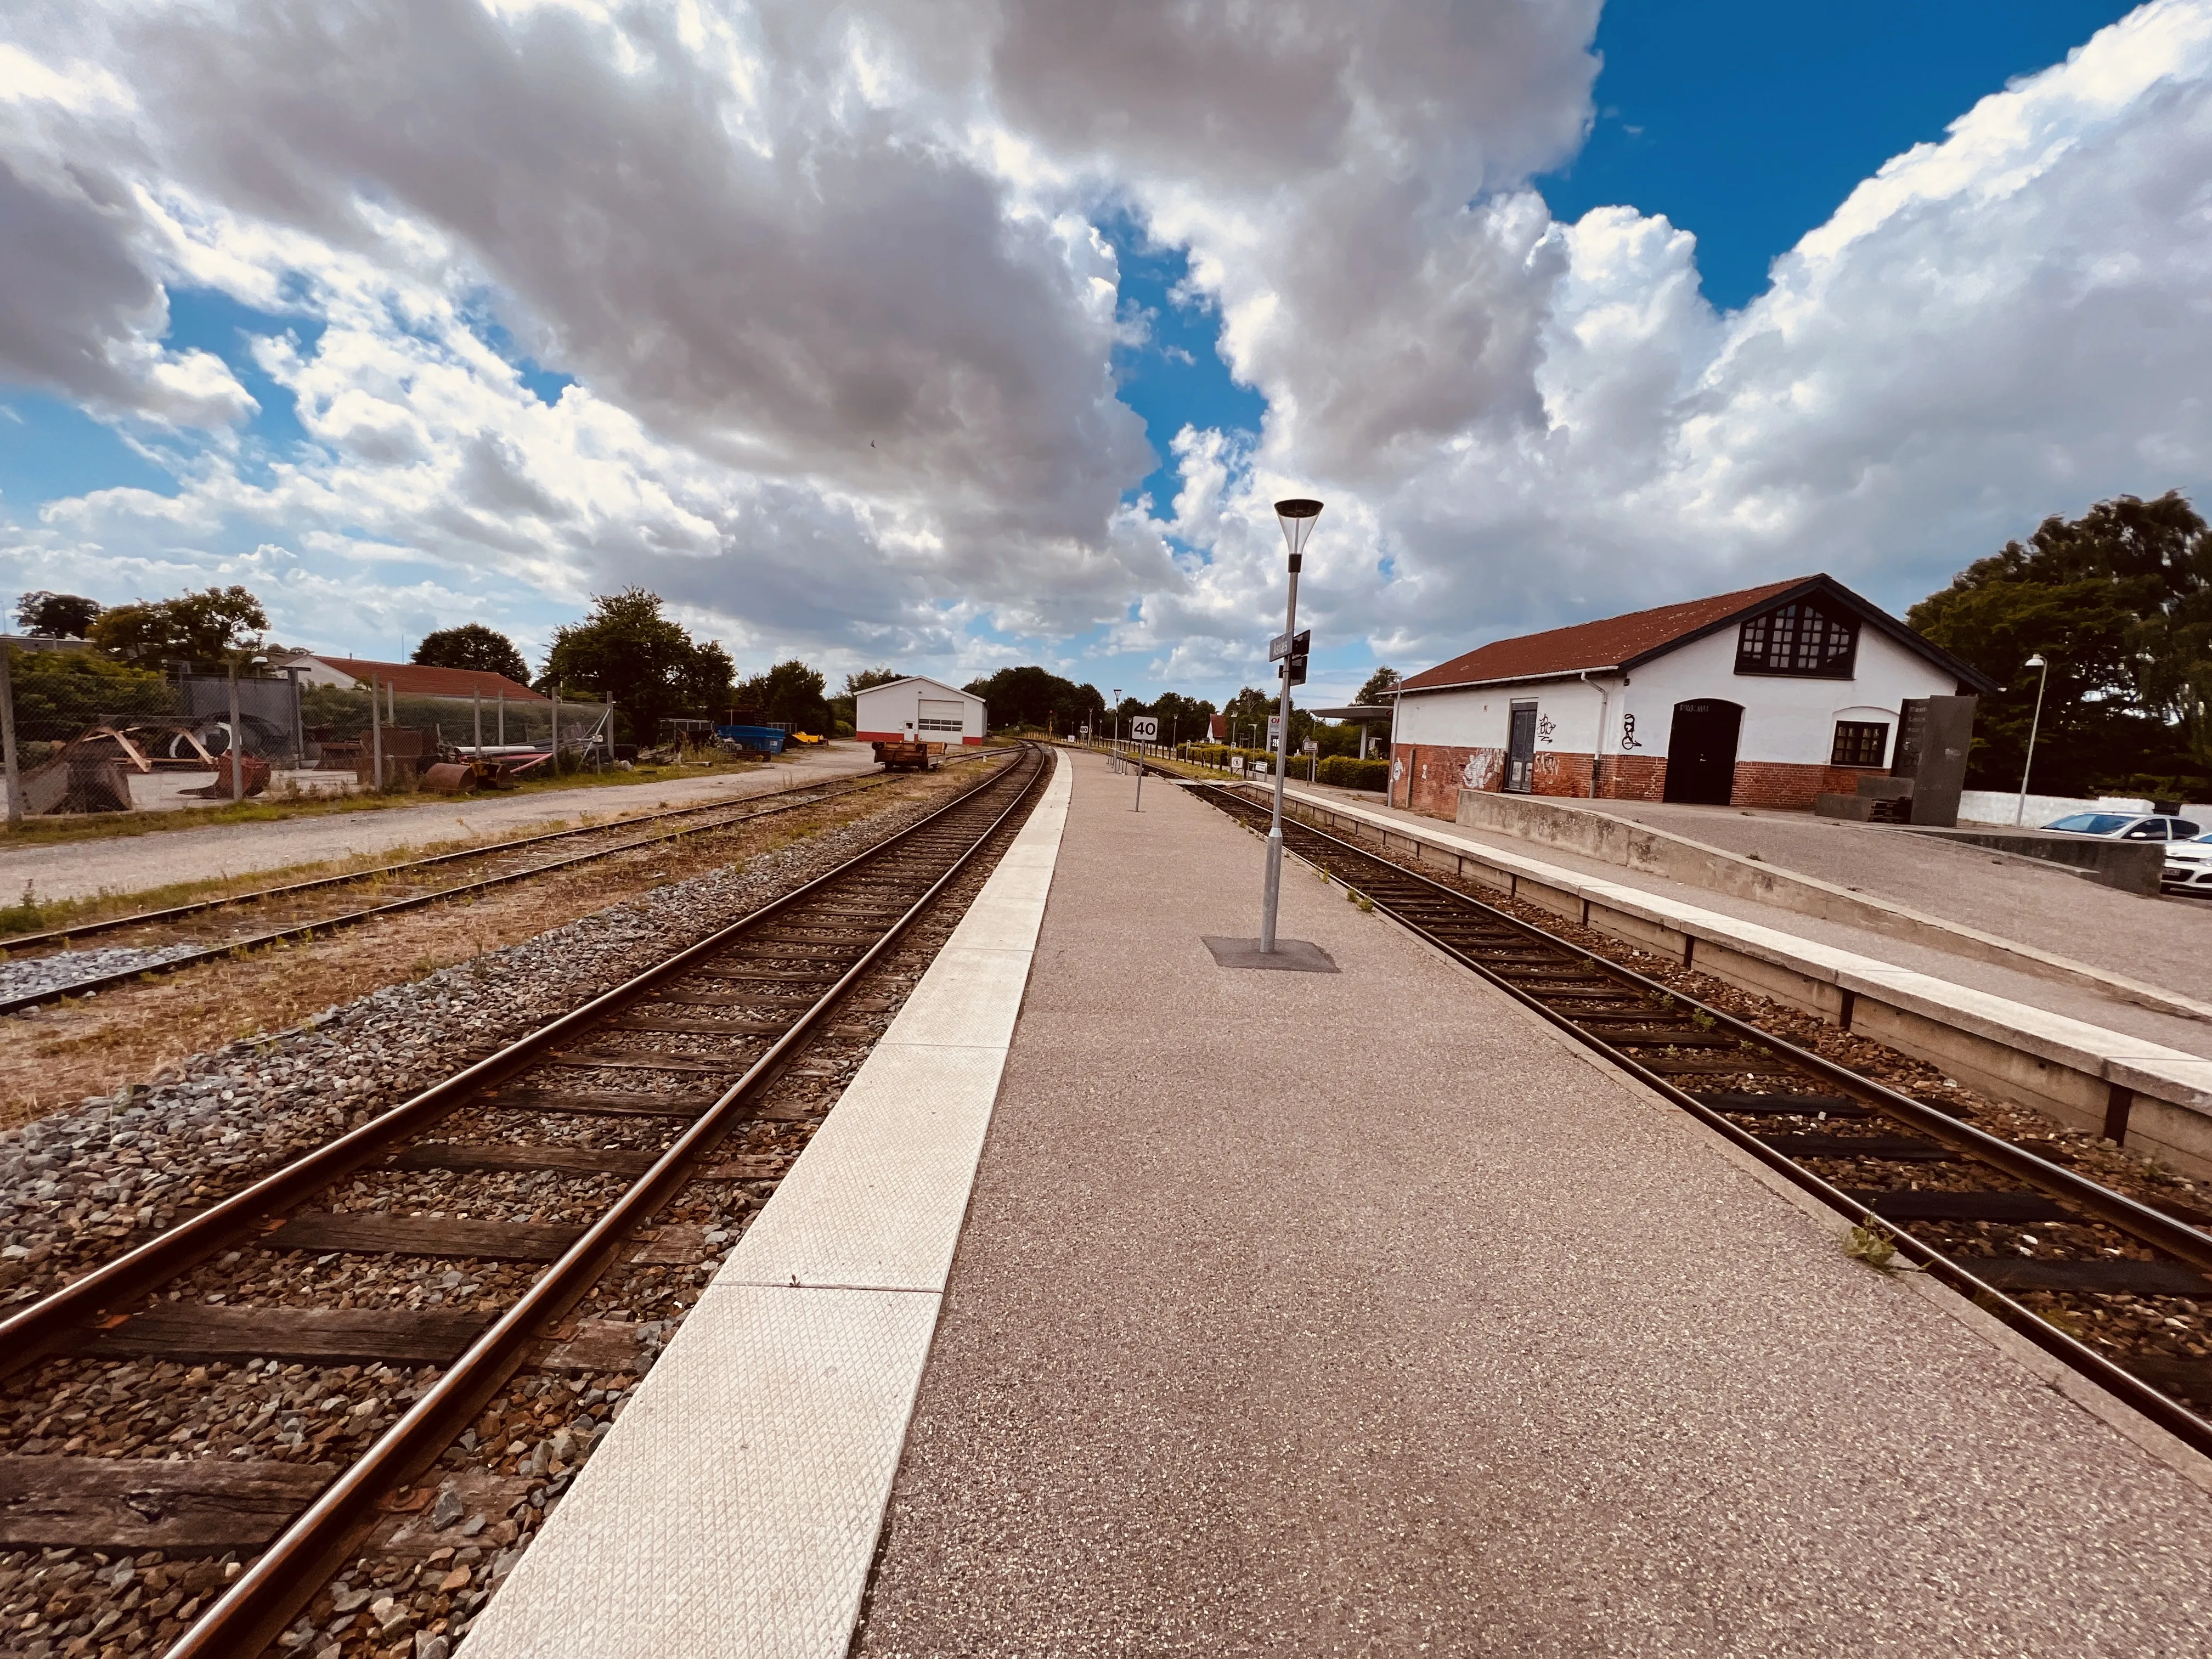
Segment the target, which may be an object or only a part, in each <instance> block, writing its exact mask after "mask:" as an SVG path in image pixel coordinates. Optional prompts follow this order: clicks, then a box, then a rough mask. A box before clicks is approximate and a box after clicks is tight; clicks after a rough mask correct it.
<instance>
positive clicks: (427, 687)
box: [292, 651, 553, 702]
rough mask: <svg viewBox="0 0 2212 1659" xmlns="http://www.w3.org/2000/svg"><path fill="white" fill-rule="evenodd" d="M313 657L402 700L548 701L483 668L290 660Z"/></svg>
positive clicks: (353, 659)
mask: <svg viewBox="0 0 2212 1659" xmlns="http://www.w3.org/2000/svg"><path fill="white" fill-rule="evenodd" d="M310 657H311V658H313V659H314V660H315V661H317V662H319V663H321V664H322V665H324V666H325V667H326V668H331V669H334V670H336V671H337V672H338V673H341V674H349V675H351V676H352V677H353V678H355V679H357V680H368V679H374V680H375V681H377V682H378V683H379V684H384V685H389V686H390V687H391V688H392V690H394V691H396V692H398V694H399V695H400V696H403V697H466V696H476V695H478V694H481V695H483V696H487V697H497V696H499V695H500V694H501V692H504V693H506V695H507V701H508V702H552V701H553V700H552V699H551V698H550V697H548V696H544V694H543V693H540V692H537V691H532V690H531V689H530V688H529V687H528V686H526V685H518V684H515V682H514V681H513V680H511V679H509V678H507V676H506V675H504V674H495V673H492V672H491V671H489V670H488V669H483V668H430V667H427V666H425V665H423V664H422V663H419V662H371V661H370V660H369V659H368V658H366V657H327V656H325V655H324V654H323V653H321V652H319V651H307V652H302V653H301V655H300V656H298V657H295V658H293V659H292V660H293V661H294V662H299V661H301V659H303V658H310Z"/></svg>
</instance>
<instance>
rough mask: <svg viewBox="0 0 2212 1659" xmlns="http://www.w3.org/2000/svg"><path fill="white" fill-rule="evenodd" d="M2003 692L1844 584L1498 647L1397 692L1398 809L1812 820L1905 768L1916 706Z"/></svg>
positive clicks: (1739, 594)
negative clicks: (1537, 809) (1673, 811)
mask: <svg viewBox="0 0 2212 1659" xmlns="http://www.w3.org/2000/svg"><path fill="white" fill-rule="evenodd" d="M1990 690H1995V687H1994V686H1993V685H1991V684H1990V682H1989V681H1988V680H1987V679H1986V678H1984V676H1983V675H1981V674H1980V673H1978V671H1975V670H1974V669H1973V668H1972V667H1970V666H1968V665H1966V664H1965V663H1963V662H1960V660H1959V659H1957V658H1955V657H1954V656H1952V655H1951V654H1950V653H1948V652H1946V651H1944V650H1942V648H1940V647H1937V646H1936V645H1934V644H1933V643H1931V642H1930V641H1927V640H1925V639H1923V638H1922V637H1921V636H1920V635H1917V634H1916V633H1914V632H1913V631H1912V629H1910V628H1908V627H1906V626H1905V624H1904V623H1902V622H1899V620H1898V619H1897V618H1896V617H1893V616H1891V615H1889V614H1888V613H1887V611H1882V610H1881V609H1880V608H1879V607H1877V606H1875V605H1872V604H1870V603H1869V602H1868V601H1867V600H1865V599H1862V598H1860V597H1859V596H1858V595H1857V594H1856V593H1854V592H1851V591H1850V589H1849V588H1847V587H1845V586H1844V585H1843V584H1842V583H1840V582H1838V581H1837V580H1834V579H1833V578H1832V577H1829V576H1825V575H1814V576H1803V577H1796V578H1793V579H1792V580H1788V581H1780V582H1768V583H1765V584H1763V585H1761V586H1757V587H1747V588H1741V589H1739V590H1737V591H1736V592H1729V593H1717V594H1714V595H1712V596H1711V597H1710V598H1708V599H1689V600H1685V601H1683V602H1682V603H1680V604H1676V605H1659V606H1656V607H1655V608H1653V609H1651V610H1649V611H1632V612H1630V613H1629V614H1627V615H1626V616H1620V617H1603V618H1601V619H1600V620H1598V621H1595V622H1586V623H1575V624H1573V625H1572V626H1571V627H1567V628H1554V629H1547V630H1545V631H1544V632H1543V633H1541V634H1525V635H1521V636H1519V637H1518V638H1515V639H1510V640H1497V641H1492V643H1490V644H1488V645H1484V646H1479V647H1476V648H1475V649H1474V650H1472V651H1468V652H1466V653H1462V655H1460V656H1456V657H1454V658H1452V659H1449V661H1447V662H1442V663H1438V664H1437V665H1436V666H1435V667H1433V668H1429V669H1425V670H1423V671H1421V672H1420V673H1418V674H1415V675H1414V676H1413V677H1412V678H1410V679H1407V680H1406V681H1405V682H1404V683H1403V684H1401V685H1400V687H1399V688H1398V694H1397V698H1396V710H1395V718H1394V720H1393V722H1392V726H1391V739H1392V743H1391V755H1392V778H1391V786H1390V799H1391V800H1392V802H1393V804H1394V805H1401V806H1410V807H1413V809H1415V810H1416V811H1425V812H1431V813H1434V814H1435V815H1437V817H1447V818H1449V817H1457V816H1458V815H1459V793H1460V792H1461V791H1462V790H1463V789H1465V790H1478V791H1502V792H1504V793H1516V794H1539V795H1565V796H1577V795H1579V796H1583V797H1593V796H1595V797H1604V798H1612V799H1632V800H1675V801H1686V802H1703V803H1709V804H1713V805H1721V804H1733V805H1740V806H1754V805H1758V806H1782V807H1809V806H1811V805H1812V804H1813V800H1814V797H1815V796H1816V795H1818V794H1821V793H1845V794H1848V793H1851V792H1852V791H1853V790H1854V789H1855V788H1856V787H1857V780H1858V778H1859V777H1860V776H1861V775H1863V774H1869V773H1876V774H1878V773H1881V772H1883V771H1885V770H1886V769H1888V768H1890V767H1891V766H1892V765H1893V763H1894V761H1895V757H1896V754H1895V751H1896V744H1895V739H1896V738H1897V735H1898V732H1899V728H1900V727H1901V726H1903V725H1904V723H1905V720H1906V718H1907V712H1908V711H1907V707H1906V706H1907V704H1908V703H1911V702H1914V701H1916V700H1918V699H1924V698H1929V697H1953V696H1973V695H1975V694H1978V693H1983V692H1987V691H1990Z"/></svg>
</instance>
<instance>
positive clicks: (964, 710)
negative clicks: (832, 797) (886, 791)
mask: <svg viewBox="0 0 2212 1659" xmlns="http://www.w3.org/2000/svg"><path fill="white" fill-rule="evenodd" d="M986 713H987V710H986V709H985V708H984V706H983V700H982V698H981V697H979V696H976V695H975V693H974V692H972V691H963V690H959V689H958V688H957V687H956V686H950V685H946V684H943V683H942V682H940V681H938V680H933V679H925V678H922V677H921V675H919V674H914V675H909V676H908V677H907V678H904V679H898V680H890V681H887V682H886V683H884V684H882V685H872V686H870V687H869V688H868V689H867V690H865V691H862V692H860V693H858V694H857V695H855V696H854V699H853V735H854V737H855V738H859V739H860V742H862V743H943V744H963V743H966V744H980V743H981V742H982V741H983V733H984V732H985V730H986V727H985V725H984V717H985V714H986Z"/></svg>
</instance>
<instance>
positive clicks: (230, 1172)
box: [0, 801, 941, 1305]
mask: <svg viewBox="0 0 2212 1659" xmlns="http://www.w3.org/2000/svg"><path fill="white" fill-rule="evenodd" d="M939 804H941V801H910V802H908V803H906V804H904V805H902V806H900V807H899V808H897V809H896V810H895V811H888V812H884V813H882V814H880V815H875V816H872V817H867V818H864V819H861V820H860V821H859V822H857V823H851V824H848V825H846V826H844V827H842V828H841V829H830V830H825V831H823V832H822V833H821V834H818V835H816V836H811V837H809V838H807V839H806V840H804V841H801V842H794V843H793V844H791V845H789V846H787V847H784V848H779V849H778V850H776V851H775V852H772V853H768V854H762V855H760V856H757V857H756V858H754V859H752V860H750V861H749V862H748V863H746V864H745V865H744V866H740V867H738V868H734V869H729V870H724V871H720V872H715V873H714V874H712V875H708V876H706V877H702V878H695V879H693V880H690V881H684V882H676V883H671V884H669V885H667V886H665V887H660V888H656V889H653V890H652V891H650V892H649V893H647V895H646V896H644V897H642V898H641V899H635V900H631V901H628V902H623V903H621V904H617V905H615V906H612V907H611V908H607V909H605V910H602V911H599V912H598V913H596V914H594V915H589V916H586V917H583V918H581V919H580V920H579V921H574V922H572V923H569V924H568V925H567V926H565V927H557V928H555V929H553V930H552V931H551V932H550V933H542V934H540V935H538V937H536V938H534V939H527V940H525V941H523V942H521V943H520V944H517V945H509V946H507V947H506V948H504V949H502V950H498V951H490V952H488V953H486V954H485V955H483V956H482V957H477V958H475V959H473V960H471V961H470V962H467V963H460V964H458V965H456V966H454V967H452V968H447V969H441V970H439V971H438V972H436V973H434V974H431V975H428V976H427V977H425V978H423V979H421V980H419V981H415V982H413V983H409V984H399V985H391V986H386V987H384V988H382V989H380V990H378V991H375V992H373V993H371V994H369V995H368V996H365V997H362V998H360V999H358V1000H356V1001H354V1002H352V1003H349V1004H348V1005H346V1006H343V1007H338V1008H331V1009H328V1010H325V1011H324V1012H322V1013H320V1014H319V1015H317V1016H315V1017H314V1018H312V1019H310V1020H308V1021H307V1022H305V1023H303V1024H301V1026H300V1027H298V1028H296V1029H295V1030H289V1031H283V1032H278V1033H275V1034H272V1035H269V1036H255V1037H252V1038H248V1039H244V1040H241V1041H240V1042H233V1043H231V1044H229V1045H228V1046H227V1047H225V1048H221V1049H218V1050H216V1051H214V1052H212V1053H210V1054H204V1055H200V1056H197V1057H196V1058H195V1059H193V1060H191V1061H190V1062H188V1063H187V1064H185V1066H182V1067H180V1068H178V1070H177V1072H176V1073H174V1074H167V1075H164V1076H161V1077H158V1078H156V1079H155V1080H154V1081H153V1082H152V1083H151V1084H150V1085H135V1086H132V1087H131V1088H128V1089H125V1090H121V1091H118V1092H117V1093H116V1094H115V1095H113V1096H107V1097H92V1098H89V1099H87V1100H85V1101H84V1102H82V1103H81V1104H80V1105H79V1106H77V1107H76V1108H74V1109H68V1110H64V1111H61V1112H56V1113H52V1114H51V1115H47V1116H46V1117H44V1118H41V1119H40V1120H39V1121H36V1122H33V1123H31V1124H27V1125H26V1126H24V1127H21V1128H20V1129H15V1130H11V1131H8V1132H6V1133H0V1297H4V1303H0V1305H7V1304H15V1303H19V1302H23V1301H27V1300H29V1299H31V1298H32V1297H36V1296H39V1295H42V1294H44V1293H45V1292H46V1291H49V1290H52V1289H53V1288H54V1287H55V1286H57V1285H59V1284H61V1283H63V1282H65V1281H66V1280H67V1279H69V1278H71V1277H74V1276H75V1274H76V1273H78V1272H81V1271H82V1270H83V1269H85V1268H87V1267H92V1266H94V1265H95V1264H97V1263H98V1262H100V1261H104V1260H106V1258H107V1257H109V1256H111V1255H116V1254H118V1252H119V1250H120V1249H123V1248H125V1245H126V1243H129V1242H133V1241H135V1239H137V1238H138V1237H144V1236H146V1235H147V1234H149V1233H150V1232H154V1231H160V1230H161V1229H162V1228H165V1227H167V1226H168V1225H171V1224H172V1223H173V1222H174V1221H175V1220H176V1218H178V1216H179V1214H180V1213H182V1212H187V1211H190V1210H196V1209H198V1208H201V1207H204V1206H205V1205H207V1204H209V1203H210V1202H212V1201H214V1200H216V1199H219V1198H221V1197H222V1196H223V1195H225V1194H228V1193H230V1192H233V1191H235V1190H236V1189H237V1188H240V1187H241V1186H244V1185H245V1184H246V1183H247V1182H249V1181H251V1180H252V1179H253V1178H254V1177H255V1176H258V1175H259V1174H261V1173H262V1172H263V1171H264V1170H267V1169H269V1168H270V1167H272V1166H274V1165H275V1164H278V1163H280V1162H282V1161H283V1160H285V1159H287V1158H294V1157H297V1156H298V1155H299V1154H300V1153H301V1152H305V1151H307V1150H308V1149H309V1148H311V1147H313V1146H319V1145H320V1144H322V1143H323V1142H325V1141H326V1140H329V1139H331V1138H332V1137H333V1136H334V1135H336V1134H337V1133H342V1132H343V1131H344V1130H345V1129H347V1128H349V1127H352V1126H353V1125H356V1124H358V1123H362V1122H364V1121H367V1120H368V1119H369V1118H370V1117H372V1116H374V1115H376V1114H378V1113H379V1112H381V1111H385V1110H386V1109H390V1108H391V1107H392V1106H394V1105H396V1104H398V1103H399V1102H400V1101H402V1100H404V1099H405V1098H407V1097H409V1096H410V1095H412V1094H413V1093H415V1092H416V1091H419V1090H421V1089H422V1088H425V1087H427V1086H428V1085H430V1084H432V1083H434V1082H435V1081H437V1080H438V1079H440V1078H441V1077H443V1076H445V1075H447V1073H450V1072H452V1071H453V1070H454V1069H456V1068H457V1067H458V1066H461V1065H463V1064H465V1063H467V1062H468V1061H470V1060H475V1059H478V1058H481V1057H482V1056H483V1055H484V1054H488V1053H489V1052H491V1051H492V1050H494V1049H495V1048H498V1047H501V1046H503V1045H504V1044H505V1043H507V1042H511V1041H513V1040H514V1039H515V1038H517V1037H519V1036H522V1035H523V1034H524V1033H526V1032H527V1031H529V1030H532V1029H533V1028H535V1027H536V1026H538V1025H541V1024H544V1022H545V1021H547V1020H548V1019H550V1018H554V1017H555V1016H556V1015H558V1014H560V1013H562V1012H565V1011H566V1010H568V1009H569V1008H573V1007H574V1006H577V1005H578V1004H580V1003H582V1002H584V1001H586V1000H589V999H590V998H591V997H592V996H594V995H597V994H599V993H600V992H602V991H605V990H606V989H608V988H609V987H612V986H615V985H618V984H620V983H621V982H622V981H624V980H625V979H628V978H629V977H631V976H632V975H635V974H637V973H639V972H641V971H642V970H643V969H646V968H647V967H649V966H650V965H652V964H653V963H655V962H657V961H659V960H660V959H661V958H662V957H665V956H666V955H667V954H668V952H669V951H671V950H672V949H674V948H677V947H678V946H679V945H683V944H685V943H688V942H690V941H691V940H693V939H699V938H702V937H704V936H705V935H706V934H708V933H712V932H714V930H715V929H716V928H719V927H726V926H727V925H728V924H729V923H731V922H732V921H736V920H738V918H739V917H741V916H743V915H746V914H748V913H749V912H750V911H751V910H753V909H755V908H757V907H758V906H759V905H761V904H762V903H763V902H766V901H768V900H769V899H771V898H774V897H775V896H777V895H779V894H781V893H785V892H788V891H789V890H792V889H793V887H796V886H798V885H799V884H802V883H804V882H805V881H808V880H811V878H814V877H816V876H817V875H820V874H821V873H822V872H824V871H825V870H828V869H829V868H831V867H833V866H836V865H838V864H841V863H842V862H844V861H845V860H847V859H849V858H852V857H854V855H855V854H859V853H860V852H863V851H865V850H866V848H869V847H871V846H873V845H874V844H876V843H877V842H879V841H881V840H883V839H884V837H885V836H888V835H890V834H891V833H893V832H894V831H896V830H897V829H902V828H903V827H904V826H905V825H907V824H908V823H913V822H915V820H916V819H918V818H920V817H924V816H926V815H927V813H928V812H929V811H933V810H934V808H935V806H936V805H939ZM85 954H87V955H91V954H94V953H92V952H87V953H85ZM22 965H23V966H25V967H31V966H34V965H42V964H34V963H24V964H22Z"/></svg>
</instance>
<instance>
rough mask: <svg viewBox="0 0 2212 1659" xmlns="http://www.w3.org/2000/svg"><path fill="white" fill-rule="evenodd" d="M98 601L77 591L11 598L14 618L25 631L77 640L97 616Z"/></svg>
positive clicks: (42, 593) (58, 638) (47, 637)
mask: <svg viewBox="0 0 2212 1659" xmlns="http://www.w3.org/2000/svg"><path fill="white" fill-rule="evenodd" d="M99 616H100V601H99V600H97V599H86V598H84V597H83V596H82V594H77V593H48V592H43V591H42V592H36V593H26V594H24V595H23V597H22V598H21V599H18V600H16V601H15V620H16V622H17V623H19V624H21V628H22V629H23V631H24V632H25V633H26V634H33V635H37V636H38V637H39V638H40V639H46V640H81V639H82V638H83V637H84V634H85V629H88V628H90V627H91V626H92V624H93V623H94V621H95V620H96V619H97V618H98V617H99Z"/></svg>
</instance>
